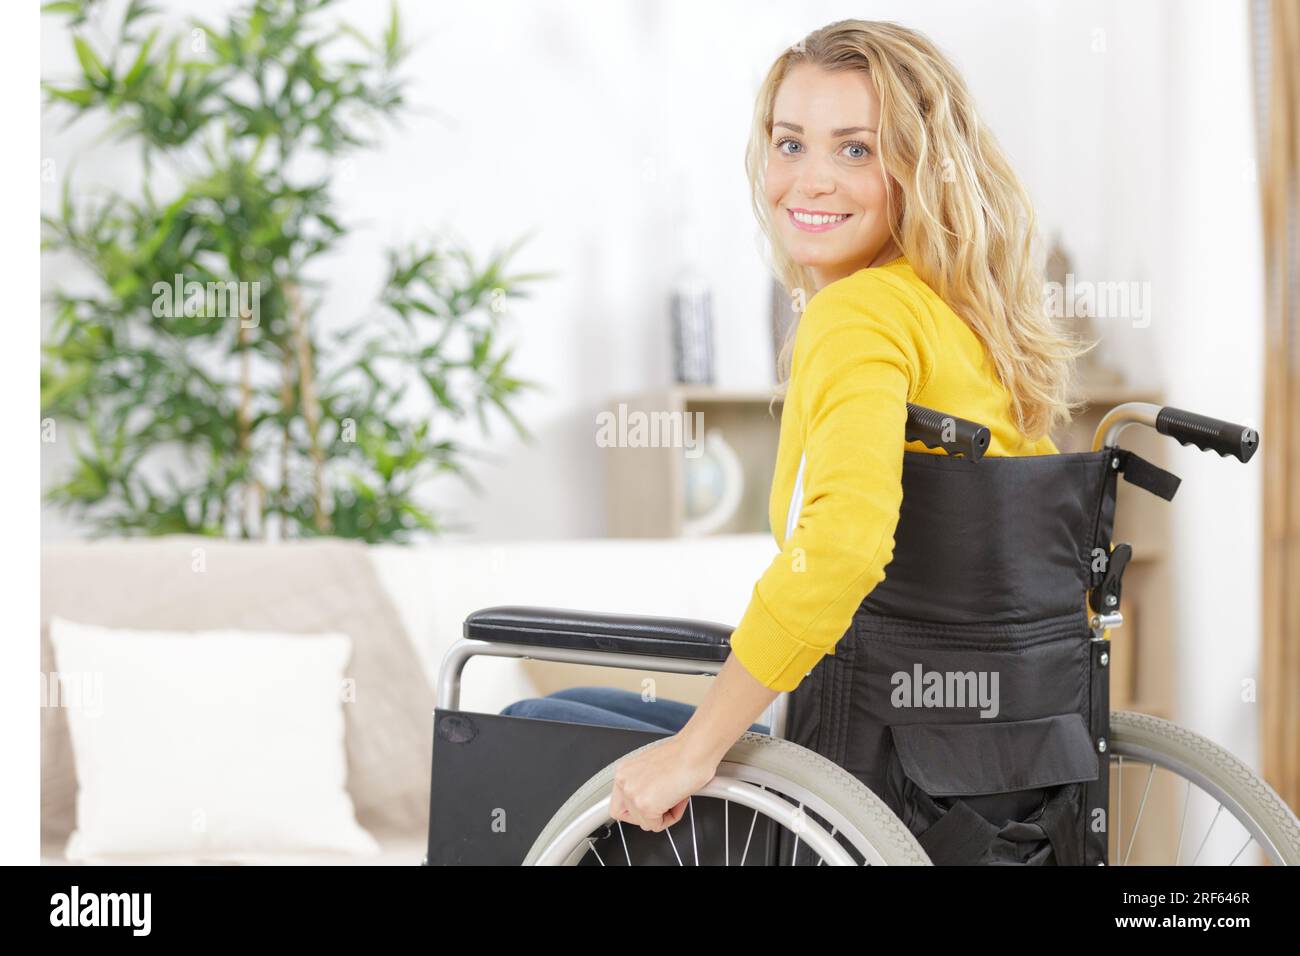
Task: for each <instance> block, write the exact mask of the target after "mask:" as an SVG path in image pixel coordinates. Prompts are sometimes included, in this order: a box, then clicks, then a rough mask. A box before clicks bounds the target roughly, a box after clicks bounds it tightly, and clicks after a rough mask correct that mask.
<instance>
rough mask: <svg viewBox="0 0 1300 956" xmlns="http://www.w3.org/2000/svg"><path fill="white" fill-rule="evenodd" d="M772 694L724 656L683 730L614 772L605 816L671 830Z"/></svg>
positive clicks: (646, 827)
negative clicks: (705, 692) (710, 683)
mask: <svg viewBox="0 0 1300 956" xmlns="http://www.w3.org/2000/svg"><path fill="white" fill-rule="evenodd" d="M776 694H777V692H776V691H774V690H770V689H769V688H767V687H764V686H763V685H762V684H760V683H759V682H758V681H757V680H755V679H754V678H753V676H751V675H750V673H749V671H747V670H745V666H744V665H743V664H742V663H740V661H739V660H738V659H737V657H736V655H735V654H731V655H729V656H728V657H727V660H726V661H725V662H724V663H723V665H722V669H721V670H719V671H718V676H717V677H715V678H714V680H713V683H712V685H710V687H709V692H708V693H707V694H705V695H704V700H703V701H702V702H701V703H700V706H699V707H698V708H696V710H695V713H694V714H692V715H691V719H690V720H688V721H687V722H686V726H685V727H683V728H682V729H681V730H679V731H678V732H677V733H676V734H674V735H673V736H671V737H666V738H664V739H663V740H661V741H659V742H658V743H657V744H656V745H655V746H653V747H650V748H648V749H646V750H645V751H643V752H642V753H639V754H637V755H636V756H634V757H624V758H623V760H622V761H620V762H619V763H618V765H617V766H616V767H615V768H614V792H613V793H612V794H610V798H609V815H610V817H611V818H613V819H615V820H618V821H620V822H624V823H635V824H636V825H637V826H639V827H640V828H641V829H642V830H652V831H655V832H658V831H659V830H665V829H667V828H668V827H670V826H672V825H673V824H674V823H676V822H677V821H678V820H680V819H681V818H682V814H684V813H685V812H686V807H687V804H688V801H689V799H690V797H691V795H692V794H694V793H699V791H700V790H702V789H703V788H704V785H705V784H706V783H708V782H709V781H710V780H712V779H713V776H714V774H715V773H717V771H718V764H720V763H722V758H723V757H725V756H726V755H727V751H728V750H730V749H731V746H732V744H734V743H735V742H736V741H737V740H739V739H740V737H741V735H742V734H743V733H744V732H745V731H746V730H748V729H749V727H750V724H751V723H752V722H753V721H754V719H755V718H756V717H757V716H758V715H759V714H761V713H762V712H763V711H764V709H765V708H766V707H767V706H768V704H770V703H772V701H773V699H775V697H776Z"/></svg>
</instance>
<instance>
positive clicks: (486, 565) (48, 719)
mask: <svg viewBox="0 0 1300 956" xmlns="http://www.w3.org/2000/svg"><path fill="white" fill-rule="evenodd" d="M200 553H201V555H202V561H203V564H204V572H203V573H202V574H201V575H196V574H195V572H194V569H193V566H194V560H195V555H196V554H200ZM775 554H776V546H775V544H774V542H773V540H772V538H771V536H770V535H766V534H747V535H725V536H715V537H707V538H698V539H662V540H661V539H655V540H639V539H638V540H633V539H592V540H564V541H502V542H465V541H453V540H447V541H443V542H439V543H436V544H433V545H428V546H422V547H414V548H404V547H399V546H378V547H365V546H362V545H357V544H352V543H345V542H338V541H332V540H323V541H319V542H302V543H297V542H295V543H292V544H278V545H277V544H260V543H247V542H227V541H214V540H211V539H203V538H191V537H171V538H162V539H135V540H129V541H106V542H93V543H91V542H88V543H75V544H58V545H48V546H46V547H45V548H44V549H43V553H42V583H41V604H42V670H43V671H46V672H50V671H52V670H53V669H54V661H53V657H52V652H51V648H50V646H49V640H48V633H47V629H48V622H49V619H50V617H51V616H52V615H53V616H59V617H62V618H66V619H70V620H74V621H79V622H82V623H86V624H98V625H103V626H108V627H123V628H134V629H137V630H151V629H156V630H172V631H177V630H204V629H212V628H235V629H249V630H258V629H262V630H276V631H283V632H289V633H301V634H309V633H318V632H323V631H327V630H329V631H342V632H344V633H346V634H348V635H349V636H350V637H351V638H352V641H353V669H354V673H355V676H356V677H357V679H358V680H359V681H360V682H361V684H362V686H363V688H365V689H366V692H365V693H363V694H362V695H361V696H360V700H361V701H362V703H363V704H364V706H362V704H360V703H359V704H358V705H355V706H352V707H349V708H347V709H346V715H345V719H346V728H345V735H346V737H347V750H348V791H349V793H350V795H351V796H352V799H353V802H354V805H355V809H356V816H357V820H358V821H359V822H360V823H361V825H362V826H363V827H365V828H366V829H367V830H368V831H369V832H371V833H372V834H373V835H374V836H375V837H376V839H377V840H378V841H379V843H380V846H381V848H382V850H383V853H382V855H381V856H379V857H373V856H367V857H364V858H349V857H345V856H341V855H323V856H322V855H309V856H289V855H284V854H280V855H276V854H262V855H258V854H250V855H249V857H248V860H247V861H248V862H253V863H257V862H269V863H275V862H322V863H331V864H353V863H363V864H374V863H395V864H407V865H410V864H417V863H419V861H420V859H421V858H422V856H423V850H424V842H425V838H426V828H427V812H428V811H427V807H428V787H429V754H430V750H431V740H432V734H431V726H432V721H431V713H432V709H433V706H434V704H435V700H434V687H435V686H436V678H437V673H438V668H439V665H440V663H441V661H442V658H443V655H444V654H445V653H446V651H447V649H448V648H449V647H450V646H451V645H452V644H453V643H454V642H455V641H457V640H458V639H460V637H461V633H462V624H463V621H464V619H465V617H466V616H467V615H468V614H469V613H471V612H472V611H475V610H477V609H479V608H483V607H489V606H493V605H502V604H511V605H537V606H543V607H559V608H576V609H582V610H592V611H609V612H616V613H629V614H647V615H656V616H670V617H688V618H698V619H702V620H710V621H717V622H721V623H727V624H734V623H735V622H736V621H738V620H739V619H740V616H741V615H742V613H743V612H744V610H745V607H746V605H747V604H748V601H749V599H750V595H751V593H752V590H753V587H754V583H755V582H756V581H757V579H758V578H759V576H760V575H761V574H762V572H763V571H764V569H765V568H766V567H767V565H768V563H769V562H770V561H771V559H772V557H773V556H774V555H775ZM644 677H645V675H644V674H642V673H639V672H635V673H634V672H630V671H623V670H620V669H617V668H592V667H579V666H574V665H562V664H554V663H548V662H539V661H527V662H525V661H512V660H506V659H500V658H481V659H478V660H475V661H472V662H471V663H470V665H469V666H468V667H467V668H466V671H465V674H464V681H463V684H462V694H461V707H462V708H463V709H466V710H474V711H480V712H487V713H496V712H498V711H499V710H500V709H501V708H502V707H504V706H505V705H506V704H508V703H510V702H512V701H514V700H518V699H521V698H524V697H531V696H540V695H542V694H545V693H549V692H550V691H552V690H556V689H559V688H562V687H569V686H575V685H583V684H588V685H592V684H599V685H603V686H622V687H627V688H637V687H639V686H640V682H641V681H642V680H643V679H644ZM708 680H709V678H706V677H683V676H678V675H667V674H663V675H656V681H657V688H656V691H657V693H658V694H659V695H660V696H662V697H668V698H676V699H679V700H688V701H691V702H698V700H699V699H700V698H701V697H702V695H703V693H704V692H705V690H707V686H708V683H707V682H708ZM371 689H373V690H371ZM41 729H42V742H41V743H42V858H43V862H45V863H51V864H59V863H67V862H68V861H67V860H66V858H65V857H64V856H63V848H64V845H65V844H66V842H67V836H68V833H69V832H70V830H71V829H72V827H73V826H74V825H75V815H76V814H75V807H76V792H77V786H76V772H75V764H74V758H73V754H72V749H71V746H70V740H69V736H68V728H67V720H66V715H64V714H62V713H60V712H59V709H58V708H57V707H43V708H42V720H41ZM237 769H238V768H232V772H237ZM138 862H163V861H162V860H151V859H148V858H143V859H140V860H139V861H138ZM193 862H199V861H193Z"/></svg>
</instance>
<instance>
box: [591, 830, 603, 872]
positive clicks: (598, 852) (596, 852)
mask: <svg viewBox="0 0 1300 956" xmlns="http://www.w3.org/2000/svg"><path fill="white" fill-rule="evenodd" d="M587 846H588V847H590V849H591V852H592V853H594V854H596V860H597V861H598V862H599V863H600V865H601V866H604V865H605V861H604V860H603V859H601V856H600V851H599V850H597V849H596V841H595V840H593V839H592V838H591V837H587Z"/></svg>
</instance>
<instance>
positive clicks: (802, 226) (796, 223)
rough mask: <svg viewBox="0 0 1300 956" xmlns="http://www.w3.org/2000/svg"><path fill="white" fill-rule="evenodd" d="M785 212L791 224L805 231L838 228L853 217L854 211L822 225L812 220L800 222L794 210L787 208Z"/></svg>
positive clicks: (826, 230) (825, 230)
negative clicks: (813, 222) (815, 223)
mask: <svg viewBox="0 0 1300 956" xmlns="http://www.w3.org/2000/svg"><path fill="white" fill-rule="evenodd" d="M785 214H786V217H787V218H788V219H789V220H790V223H791V225H793V226H794V227H795V228H796V229H799V230H802V231H803V232H830V231H831V230H832V229H838V228H839V227H840V226H842V225H844V224H845V223H846V222H848V221H849V220H850V219H852V218H853V215H852V213H849V214H847V215H845V216H844V218H843V219H839V220H835V221H833V222H827V223H822V224H821V225H813V224H812V223H810V222H800V221H799V220H798V219H796V218H795V217H794V211H793V210H790V209H787V210H786V211H785Z"/></svg>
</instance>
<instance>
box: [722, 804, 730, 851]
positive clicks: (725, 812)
mask: <svg viewBox="0 0 1300 956" xmlns="http://www.w3.org/2000/svg"><path fill="white" fill-rule="evenodd" d="M722 848H723V854H722V865H723V866H731V801H730V800H724V801H723V805H722Z"/></svg>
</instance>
